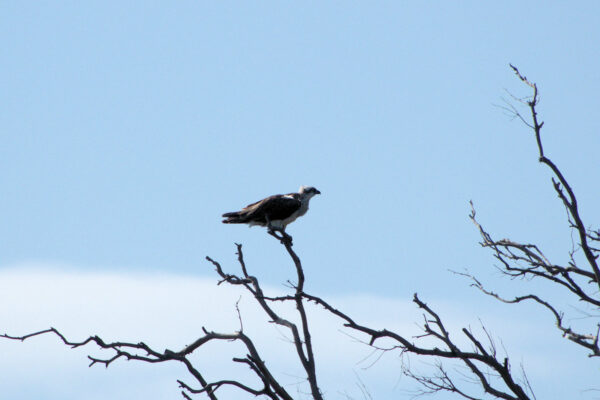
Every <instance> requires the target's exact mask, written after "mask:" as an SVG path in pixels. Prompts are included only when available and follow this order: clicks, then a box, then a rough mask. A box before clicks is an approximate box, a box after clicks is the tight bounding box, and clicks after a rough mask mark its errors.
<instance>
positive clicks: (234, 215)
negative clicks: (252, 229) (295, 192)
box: [223, 194, 301, 224]
mask: <svg viewBox="0 0 600 400" xmlns="http://www.w3.org/2000/svg"><path fill="white" fill-rule="evenodd" d="M300 206H301V203H300V200H297V199H295V198H294V197H285V196H282V195H280V194H276V195H273V196H269V197H267V198H264V199H262V200H259V201H257V202H255V203H252V204H248V205H247V206H246V207H244V208H242V209H241V210H240V211H237V212H231V213H225V214H223V217H225V218H228V219H227V220H225V221H223V222H224V223H238V224H239V223H248V222H256V223H263V224H266V223H267V218H268V219H269V221H277V220H281V219H285V218H287V217H289V216H290V215H292V214H293V213H294V212H295V211H296V210H298V209H299V208H300Z"/></svg>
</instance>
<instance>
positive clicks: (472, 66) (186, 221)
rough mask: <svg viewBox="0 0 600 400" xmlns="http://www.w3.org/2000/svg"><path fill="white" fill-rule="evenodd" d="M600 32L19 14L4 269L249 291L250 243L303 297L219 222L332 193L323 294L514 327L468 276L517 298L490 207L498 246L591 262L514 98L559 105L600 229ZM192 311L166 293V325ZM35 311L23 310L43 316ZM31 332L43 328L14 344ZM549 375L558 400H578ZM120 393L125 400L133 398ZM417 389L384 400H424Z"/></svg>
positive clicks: (250, 237)
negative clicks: (216, 267) (240, 286)
mask: <svg viewBox="0 0 600 400" xmlns="http://www.w3.org/2000/svg"><path fill="white" fill-rule="evenodd" d="M599 12H600V7H599V6H598V4H597V3H596V2H592V1H588V2H579V3H578V4H577V6H574V5H573V4H566V3H563V2H557V1H550V2H545V3H544V5H543V7H542V6H540V5H539V3H538V2H523V1H518V2H517V1H509V2H497V3H490V2H475V1H465V2H460V3H458V4H451V3H450V2H429V3H424V2H412V3H409V2H377V3H373V2H369V3H366V2H365V3H352V4H348V3H342V2H330V3H327V4H323V3H320V2H313V3H302V4H299V3H297V4H293V3H289V2H262V3H257V4H255V3H236V4H231V3H230V4H223V3H207V2H192V1H182V2H177V3H167V2H136V1H133V2H127V3H125V4H122V2H94V1H90V2H61V3H60V4H56V3H51V2H40V3H36V4H32V3H25V2H3V4H2V5H1V6H0V15H1V16H0V21H1V22H0V37H1V38H2V39H0V40H1V46H0V48H1V50H0V65H1V67H0V68H1V69H2V74H0V87H1V88H2V90H0V129H1V133H0V135H1V138H2V141H1V146H0V183H1V184H2V186H3V187H4V188H5V194H4V196H2V197H1V198H0V206H1V207H0V219H1V221H2V224H1V226H0V268H1V269H2V271H7V272H6V273H9V272H10V274H9V275H10V276H13V278H14V279H17V277H15V275H12V274H13V273H14V271H23V274H25V273H26V272H25V271H31V270H35V271H38V272H39V273H40V274H42V276H47V275H44V274H47V273H54V274H57V276H60V277H62V276H64V275H63V274H64V273H68V274H72V275H73V276H74V277H82V276H88V275H86V274H92V276H105V275H106V274H108V275H107V276H112V277H114V278H115V279H117V280H119V279H125V278H123V276H125V277H129V276H139V277H157V276H158V277H161V276H168V277H170V278H169V279H172V280H170V281H173V282H179V281H177V279H178V278H179V277H189V279H207V280H210V279H214V278H215V277H214V274H213V273H212V269H211V268H210V265H208V264H207V263H206V262H205V261H204V256H206V255H210V256H212V257H213V258H216V259H218V260H220V261H222V262H223V263H225V264H227V265H229V266H230V267H231V268H232V269H233V268H235V263H234V261H235V258H234V254H233V253H234V251H235V248H234V245H233V243H234V242H240V243H243V244H244V246H245V247H244V248H245V250H246V257H247V261H248V264H249V265H250V266H251V268H252V270H253V271H254V272H253V273H254V274H256V275H258V276H260V277H261V278H262V280H263V282H264V283H265V284H267V285H270V286H271V287H273V288H278V289H283V283H284V282H285V281H286V280H287V279H289V278H290V273H291V270H290V266H289V262H288V260H287V258H286V257H285V254H284V253H283V251H282V249H281V247H280V246H279V245H278V244H277V243H276V242H275V241H274V240H273V239H272V238H270V237H269V236H267V235H266V234H265V232H264V231H263V230H261V229H259V228H253V229H248V228H246V227H242V226H225V225H222V224H221V223H220V218H219V216H220V214H222V213H223V212H225V211H232V210H236V209H238V208H240V207H241V206H244V205H246V204H248V203H250V202H252V201H255V200H258V199H260V198H262V197H264V196H266V195H270V194H273V193H281V192H290V191H294V190H296V189H297V188H298V187H299V186H300V185H314V186H316V187H317V188H319V189H320V190H321V192H322V193H323V194H322V196H320V197H317V198H315V199H314V200H313V201H312V202H311V209H310V211H309V213H308V214H307V215H306V216H305V217H303V218H302V219H300V220H298V221H297V222H295V223H294V224H293V225H291V226H290V228H289V232H290V233H291V234H292V235H293V236H294V240H295V247H296V250H297V251H298V253H299V254H300V256H301V257H302V259H303V261H304V264H305V268H306V273H307V277H308V282H307V287H308V288H309V290H311V291H312V292H314V293H317V294H320V295H323V296H325V297H327V296H332V297H334V298H348V297H350V298H351V297H354V296H359V295H360V296H366V297H365V298H371V299H372V301H373V302H374V304H375V302H376V301H378V300H377V299H381V298H383V299H387V300H390V301H399V302H403V301H409V300H410V299H411V298H412V293H414V292H419V294H420V295H421V297H423V298H424V299H426V300H429V302H430V303H431V302H434V303H433V304H438V305H439V306H440V307H442V308H444V307H445V308H446V309H447V310H448V312H449V313H450V316H449V318H451V319H453V320H455V321H457V323H458V324H461V323H462V324H463V325H467V324H477V316H481V317H482V318H484V319H485V317H486V316H490V315H502V314H501V313H503V312H507V314H505V315H507V317H506V318H513V317H511V316H513V315H514V314H515V313H517V309H516V308H510V309H508V310H506V308H502V307H498V306H497V305H495V304H494V303H493V302H492V301H491V300H489V299H482V298H481V296H480V295H478V294H477V293H475V292H473V291H472V290H469V288H468V287H467V284H466V282H464V281H461V280H460V279H457V278H455V277H454V276H452V275H451V274H449V273H448V272H447V269H449V268H452V269H462V268H469V269H470V270H472V271H476V272H477V273H478V274H480V275H481V276H482V278H484V279H488V282H490V283H492V284H493V285H494V287H495V288H498V289H499V290H501V289H505V290H510V284H509V283H507V282H504V281H501V280H500V279H499V278H498V276H497V274H495V273H494V270H493V263H494V261H493V258H492V257H491V255H490V254H489V253H487V252H486V251H484V250H482V249H481V248H480V247H479V245H478V244H477V241H478V234H477V231H476V230H475V229H474V227H473V226H472V224H471V223H470V222H469V220H468V218H467V214H468V212H469V205H468V202H469V200H471V199H472V200H473V201H474V202H475V206H476V208H477V210H478V215H479V218H480V222H482V223H483V224H484V225H485V226H486V228H488V230H489V231H490V232H491V233H492V234H493V235H495V236H496V237H507V236H510V237H511V238H513V239H515V240H522V241H535V242H537V243H539V244H540V245H542V246H543V248H544V250H545V252H546V254H547V255H550V256H552V257H554V258H555V259H556V260H557V262H564V261H565V260H566V258H567V253H566V251H568V250H569V248H570V243H571V236H570V232H569V230H568V229H567V227H566V226H565V223H564V217H565V213H564V210H563V208H562V206H561V204H560V203H559V202H558V201H557V199H556V196H555V194H554V192H553V190H552V187H551V185H550V182H549V176H550V175H549V173H548V171H546V170H545V169H544V168H543V167H542V166H541V165H539V164H538V163H537V160H536V153H535V151H536V148H535V143H534V140H533V139H534V138H533V136H532V135H531V134H530V132H529V131H528V130H527V129H526V128H525V127H524V126H523V125H522V124H521V123H520V122H519V121H518V120H513V119H511V118H510V116H507V115H506V114H505V113H503V112H502V110H501V109H500V108H498V107H496V105H499V104H500V105H501V104H502V98H508V97H509V96H508V95H507V93H506V90H508V91H510V92H511V93H513V94H515V95H517V96H524V95H527V94H529V93H528V91H527V90H526V88H524V87H523V86H522V85H521V84H519V82H518V81H517V80H516V78H515V77H514V75H513V74H512V72H511V70H510V69H509V68H508V63H513V64H515V65H517V66H518V67H519V68H520V69H521V71H522V72H523V73H524V74H525V75H527V76H528V77H529V78H531V79H532V80H534V81H535V82H537V83H538V84H539V86H540V90H541V101H542V102H541V104H540V107H539V111H540V113H541V116H542V118H543V119H544V120H545V121H546V125H545V127H544V132H543V135H544V137H543V139H544V143H545V149H546V152H547V155H549V156H550V157H551V158H552V159H553V160H554V161H556V162H557V163H558V164H559V165H560V166H561V168H562V169H563V172H564V173H565V174H566V176H567V177H568V179H569V180H570V182H571V183H572V185H573V187H574V188H575V190H576V192H577V194H578V196H579V200H580V203H581V206H580V207H581V212H582V215H583V218H584V221H586V223H587V224H589V225H595V226H597V223H596V222H597V221H598V220H600V212H599V211H598V209H597V208H595V207H594V205H595V204H596V202H597V199H598V197H599V195H600V193H599V190H598V186H597V185H596V184H595V183H594V182H595V174H596V172H597V171H598V156H597V153H598V148H599V147H600V136H599V135H598V131H599V128H600V126H599V122H598V120H597V118H595V115H596V114H597V110H598V106H599V104H598V100H597V93H598V91H599V90H600V68H599V67H600V65H599V61H598V60H599V59H598V54H597V53H598V52H597V47H598V45H597V43H598V39H600V32H599V29H598V26H597V15H599ZM24 276H25V275H24ZM26 276H28V277H29V276H30V275H26ZM13 278H11V279H13ZM21 278H22V277H21ZM57 279H58V278H57ZM82 279H83V278H82ZM140 279H142V278H140ZM148 279H150V278H148ZM10 282H12V281H10ZM14 282H22V280H21V281H19V280H18V279H17V280H16V281H14ZM49 282H54V281H53V280H52V279H50V280H49ZM56 282H58V281H56ZM60 282H62V281H60ZM119 282H121V281H119ZM127 282H130V281H127ZM133 282H135V280H133ZM63 284H64V283H60V285H63ZM57 285H58V283H57ZM534 285H535V283H534ZM61 287H62V286H61ZM536 289H537V290H539V291H541V293H549V289H547V288H544V287H539V288H537V287H536ZM32 290H33V289H32ZM177 290H178V289H177V287H176V286H174V287H172V288H170V289H169V290H166V289H165V293H163V296H164V297H165V303H166V304H169V299H170V298H171V296H172V294H173V291H177ZM66 293H70V292H69V291H68V290H66V289H65V291H64V293H62V292H60V291H59V292H56V293H55V296H50V299H55V300H56V301H57V303H56V304H57V307H60V306H59V304H63V303H61V302H62V301H67V302H68V301H69V300H72V301H75V302H81V303H82V306H81V307H82V309H83V308H84V305H83V304H87V303H86V301H91V299H95V298H97V297H98V296H100V297H102V296H110V295H111V294H110V288H104V289H103V290H102V291H99V292H98V294H91V293H87V295H86V294H83V295H82V296H83V298H81V297H78V298H77V299H73V298H68V297H67V298H62V297H65V296H66ZM509 293H510V292H509ZM61 296H62V297H61ZM115 296H116V295H115ZM369 296H370V297H369ZM559 296H560V294H559ZM24 297H25V298H31V297H30V296H24ZM55 297H57V299H56V298H55ZM376 298H377V299H376ZM11 301H13V302H12V303H6V302H11ZM32 301H33V300H32ZM44 301H50V300H49V299H46V300H44ZM20 303H21V300H19V301H17V300H16V299H10V298H7V299H6V300H5V302H4V304H13V305H14V307H15V309H12V307H13V306H11V309H12V311H11V312H13V313H15V314H23V315H29V314H26V313H24V312H23V313H20V312H19V309H18V307H20V306H19V304H20ZM367 303H368V301H367ZM53 304H54V303H53ZM32 307H33V309H34V308H35V304H34V305H33V306H32ZM467 310H468V311H467ZM503 310H504V311H503ZM347 311H348V312H349V313H352V310H347ZM518 311H519V313H522V314H523V313H525V311H530V312H531V311H534V309H526V308H522V309H518ZM165 312H166V313H168V307H167V310H166V311H165ZM172 312H176V311H175V310H173V311H172ZM462 313H465V314H466V315H469V316H470V317H467V318H466V319H465V321H464V322H463V321H461V315H462ZM496 313H500V314H496ZM367 314H368V313H367ZM57 318H60V317H58V316H57ZM417 318H418V316H417ZM469 318H470V319H469ZM490 318H491V317H490ZM514 318H515V320H519V318H521V317H516V316H515V317H514ZM523 318H524V317H523ZM527 318H534V317H527ZM527 318H526V319H525V320H527ZM539 320H540V323H541V324H546V325H545V326H546V330H545V332H547V335H548V336H551V337H554V336H558V333H557V332H554V331H553V330H552V325H551V321H550V320H549V319H548V318H543V317H540V318H539ZM390 321H391V320H390ZM412 321H414V320H411V321H410V322H411V323H412ZM403 322H407V321H403ZM515 323H516V322H515ZM15 324H16V325H18V324H17V323H16V322H15ZM498 325H499V329H500V330H502V329H501V328H502V324H498ZM23 326H25V325H23ZM26 326H28V327H29V326H30V325H28V324H26ZM43 327H45V325H44V326H41V327H40V328H43ZM12 329H15V330H19V329H21V326H14V327H13V326H6V327H4V326H3V327H1V328H0V330H2V331H4V330H12ZM90 333H91V332H90ZM496 333H497V335H498V336H500V337H504V336H510V332H502V331H500V332H496ZM548 340H550V339H548ZM556 345H557V346H560V349H561V351H565V352H569V353H575V354H576V355H578V356H580V357H579V358H575V359H574V360H579V359H581V358H585V357H584V355H583V352H582V351H581V350H579V349H577V348H573V346H572V345H570V344H568V343H564V342H562V341H560V340H559V341H558V342H557V344H556ZM64 352H67V349H64ZM57 354H61V357H62V354H63V353H62V352H59V353H57ZM511 356H513V357H514V359H515V361H517V360H521V357H523V356H522V354H518V353H517V354H511ZM80 357H81V358H85V357H84V356H83V355H82V356H80ZM531 357H535V356H534V355H532V356H531ZM4 362H6V363H8V362H7V361H4ZM74 362H75V363H77V360H74ZM548 362H549V361H548ZM582 362H584V361H582ZM585 362H587V361H585ZM524 363H525V364H526V365H527V360H524ZM540 364H544V361H542V362H540ZM127 365H128V366H130V370H131V369H133V368H134V367H131V364H127ZM566 365H567V364H566ZM575 365H577V364H575ZM578 368H579V367H577V366H575V367H573V366H570V367H568V368H566V370H567V371H571V372H573V373H574V375H581V374H584V371H582V370H583V369H584V368H582V370H579V369H578ZM594 368H595V370H594V371H597V366H595V367H594ZM128 371H129V370H128ZM585 371H589V367H588V368H585ZM83 373H88V370H87V369H84V372H83ZM127 373H129V372H127V371H124V372H123V374H127ZM117 375H118V374H117ZM534 375H536V374H534ZM118 376H121V375H118ZM537 377H538V378H539V380H538V381H536V382H535V383H537V386H536V385H535V383H534V387H539V388H540V391H541V392H542V393H543V390H556V389H555V388H554V387H553V384H554V381H552V379H550V378H548V377H547V376H544V375H543V374H541V373H540V374H539V376H537ZM115 379H117V380H118V382H120V383H119V385H121V386H119V387H120V388H121V389H120V390H121V391H122V392H123V393H125V392H126V391H127V389H123V388H124V387H126V386H127V384H128V381H127V380H123V379H121V380H119V378H118V377H117V378H115ZM115 382H116V381H115ZM365 383H367V384H368V383H369V382H365ZM563 383H564V382H561V384H563ZM567 383H570V382H567ZM567 383H564V384H567ZM577 383H578V382H576V379H573V385H574V387H576V388H577V389H583V388H581V387H578V386H575V385H576V384H577ZM579 383H580V382H579ZM6 385H10V383H6ZM115 385H116V384H115ZM165 385H166V388H163V389H161V390H165V391H166V392H165V393H173V395H177V391H176V387H175V384H174V382H173V381H168V382H167V383H165ZM352 385H354V382H353V377H352V376H350V378H349V383H348V386H352ZM401 385H402V383H400V384H398V385H396V382H393V383H392V384H390V387H389V388H387V389H381V392H380V393H379V392H378V393H377V394H378V395H379V397H378V398H384V399H385V398H391V397H390V396H394V398H397V396H401V394H399V392H398V390H399V389H398V386H401ZM106 386H108V387H113V386H114V385H110V384H107V385H106ZM546 387H550V389H546ZM6 390H8V389H6ZM13 390H16V389H14V388H13ZM49 390H50V389H48V391H47V393H50V392H49ZM56 390H59V389H56ZM130 390H131V389H130ZM169 390H172V392H169ZM385 390H388V391H385ZM565 390H570V387H567V388H566V389H565ZM117 391H118V390H117ZM550 393H553V392H552V391H551V392H550ZM588 395H589V393H588ZM15 396H16V397H14V398H23V399H26V398H30V397H27V396H25V395H22V396H21V397H18V395H15ZM23 396H25V397H23ZM47 396H48V397H47V398H81V397H69V396H68V395H67V394H65V393H59V392H57V393H56V394H47ZM52 396H54V397H52ZM111 396H112V395H111ZM31 398H33V397H31ZM86 398H88V397H86ZM89 398H91V397H89ZM112 398H116V397H112ZM157 398H162V397H157ZM333 398H335V397H333Z"/></svg>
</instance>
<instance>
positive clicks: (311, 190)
mask: <svg viewBox="0 0 600 400" xmlns="http://www.w3.org/2000/svg"><path fill="white" fill-rule="evenodd" d="M298 193H300V194H301V195H303V196H304V197H307V198H309V199H310V198H311V197H313V196H314V195H315V194H321V192H319V191H318V190H317V188H316V187H313V186H300V190H298Z"/></svg>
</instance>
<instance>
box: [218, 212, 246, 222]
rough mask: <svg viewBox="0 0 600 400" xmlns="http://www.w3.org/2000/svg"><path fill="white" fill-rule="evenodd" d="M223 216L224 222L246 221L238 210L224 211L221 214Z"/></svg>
mask: <svg viewBox="0 0 600 400" xmlns="http://www.w3.org/2000/svg"><path fill="white" fill-rule="evenodd" d="M223 218H225V219H224V220H223V223H224V224H243V223H244V222H246V220H245V218H243V217H242V215H241V214H240V212H239V211H236V212H228V213H225V214H223Z"/></svg>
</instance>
